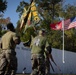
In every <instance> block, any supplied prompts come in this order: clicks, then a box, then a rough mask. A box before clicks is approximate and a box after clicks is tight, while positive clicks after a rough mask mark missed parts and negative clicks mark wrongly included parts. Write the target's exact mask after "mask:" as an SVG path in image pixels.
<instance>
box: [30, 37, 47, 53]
mask: <svg viewBox="0 0 76 75" xmlns="http://www.w3.org/2000/svg"><path fill="white" fill-rule="evenodd" d="M47 46H48V42H47V40H46V37H43V36H36V37H35V38H34V39H33V40H32V42H31V53H33V54H44V52H45V48H46V47H47Z"/></svg>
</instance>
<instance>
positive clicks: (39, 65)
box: [31, 54, 45, 75]
mask: <svg viewBox="0 0 76 75" xmlns="http://www.w3.org/2000/svg"><path fill="white" fill-rule="evenodd" d="M31 60H32V73H31V75H45V62H44V56H43V55H39V54H32V58H31Z"/></svg>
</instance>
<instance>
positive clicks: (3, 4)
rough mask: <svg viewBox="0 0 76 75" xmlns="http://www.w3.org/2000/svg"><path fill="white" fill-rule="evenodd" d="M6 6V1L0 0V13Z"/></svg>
mask: <svg viewBox="0 0 76 75" xmlns="http://www.w3.org/2000/svg"><path fill="white" fill-rule="evenodd" d="M6 8H7V1H6V0H0V13H1V12H2V13H4V11H5V10H6Z"/></svg>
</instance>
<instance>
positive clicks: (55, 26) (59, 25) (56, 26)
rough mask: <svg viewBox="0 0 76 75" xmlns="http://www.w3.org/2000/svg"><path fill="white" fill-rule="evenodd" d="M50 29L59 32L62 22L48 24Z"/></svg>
mask: <svg viewBox="0 0 76 75" xmlns="http://www.w3.org/2000/svg"><path fill="white" fill-rule="evenodd" d="M50 28H51V29H53V30H61V29H62V21H60V22H58V23H53V24H50Z"/></svg>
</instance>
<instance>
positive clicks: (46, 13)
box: [17, 0, 76, 51]
mask: <svg viewBox="0 0 76 75" xmlns="http://www.w3.org/2000/svg"><path fill="white" fill-rule="evenodd" d="M63 1H65V0H35V2H36V5H37V9H38V12H39V14H40V16H41V21H40V23H39V24H38V26H36V29H37V30H38V29H45V30H46V31H47V35H46V36H47V38H48V41H49V42H50V43H51V45H52V47H54V48H58V49H62V48H63V47H62V46H63V41H62V31H60V30H59V31H55V30H51V28H50V24H51V23H56V22H59V21H60V20H61V18H62V19H63V18H64V19H65V20H66V19H69V18H71V17H73V16H76V13H75V12H76V6H75V5H70V4H68V5H64V2H63ZM24 6H25V7H26V9H28V6H29V3H26V2H24ZM24 6H21V5H19V7H18V9H17V11H18V12H19V13H20V15H21V14H22V12H23V8H24ZM29 32H30V34H32V33H31V30H30V29H28V31H27V32H26V37H28V36H29ZM34 32H35V31H33V33H34ZM24 34H25V33H24ZM22 35H23V33H21V37H22ZM75 35H76V30H75V29H74V28H73V29H71V30H69V31H67V30H66V31H65V35H64V37H65V44H64V45H65V46H64V47H65V49H66V50H70V51H75V49H76V48H75V47H76V39H75V38H76V37H75ZM22 39H24V40H26V39H25V36H23V37H22ZM68 42H69V44H68Z"/></svg>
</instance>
